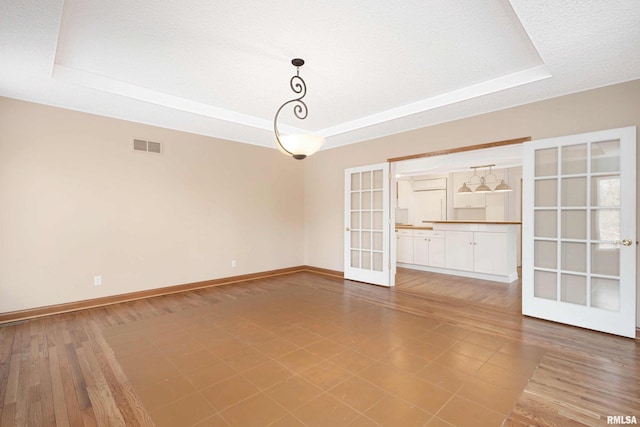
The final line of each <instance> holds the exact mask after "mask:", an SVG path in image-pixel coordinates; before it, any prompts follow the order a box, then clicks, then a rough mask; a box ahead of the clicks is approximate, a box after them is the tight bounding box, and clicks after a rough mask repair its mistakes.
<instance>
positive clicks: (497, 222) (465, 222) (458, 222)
mask: <svg viewBox="0 0 640 427" xmlns="http://www.w3.org/2000/svg"><path fill="white" fill-rule="evenodd" d="M432 222H433V223H434V224H500V225H502V224H507V225H509V224H515V225H520V224H522V222H520V221H432Z"/></svg>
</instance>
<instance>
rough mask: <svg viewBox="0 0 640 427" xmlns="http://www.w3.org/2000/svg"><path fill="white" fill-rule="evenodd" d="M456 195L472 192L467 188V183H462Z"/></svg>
mask: <svg viewBox="0 0 640 427" xmlns="http://www.w3.org/2000/svg"><path fill="white" fill-rule="evenodd" d="M458 193H473V191H472V190H471V189H470V188H469V187H467V183H466V182H465V183H462V187H460V188H459V189H458Z"/></svg>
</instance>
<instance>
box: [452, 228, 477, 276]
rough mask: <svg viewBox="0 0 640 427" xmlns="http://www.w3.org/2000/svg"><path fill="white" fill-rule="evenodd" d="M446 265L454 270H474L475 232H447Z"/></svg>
mask: <svg viewBox="0 0 640 427" xmlns="http://www.w3.org/2000/svg"><path fill="white" fill-rule="evenodd" d="M445 265H446V266H447V268H452V269H454V270H465V271H473V232H471V231H447V232H446V234H445Z"/></svg>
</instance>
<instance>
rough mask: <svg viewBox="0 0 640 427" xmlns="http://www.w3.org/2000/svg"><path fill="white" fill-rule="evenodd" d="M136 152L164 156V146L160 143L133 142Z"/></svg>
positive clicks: (141, 140)
mask: <svg viewBox="0 0 640 427" xmlns="http://www.w3.org/2000/svg"><path fill="white" fill-rule="evenodd" d="M133 149H134V151H146V152H147V153H154V154H162V144H161V143H160V142H153V141H145V140H143V139H134V140H133Z"/></svg>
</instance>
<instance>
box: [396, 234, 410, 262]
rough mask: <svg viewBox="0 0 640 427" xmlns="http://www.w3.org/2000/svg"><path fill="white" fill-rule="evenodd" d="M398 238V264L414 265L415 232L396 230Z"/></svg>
mask: <svg viewBox="0 0 640 427" xmlns="http://www.w3.org/2000/svg"><path fill="white" fill-rule="evenodd" d="M396 238H397V239H398V241H397V247H396V251H397V253H396V260H397V262H401V263H406V264H413V262H414V261H413V259H414V254H413V230H396Z"/></svg>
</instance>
